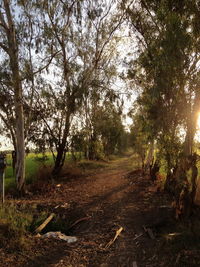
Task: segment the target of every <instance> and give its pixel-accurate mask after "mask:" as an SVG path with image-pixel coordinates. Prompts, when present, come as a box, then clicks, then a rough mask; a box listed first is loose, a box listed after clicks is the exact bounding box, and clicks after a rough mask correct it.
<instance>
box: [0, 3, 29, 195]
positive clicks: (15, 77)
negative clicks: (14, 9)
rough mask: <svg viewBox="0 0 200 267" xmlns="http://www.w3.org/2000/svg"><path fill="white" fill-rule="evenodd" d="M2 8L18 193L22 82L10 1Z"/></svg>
mask: <svg viewBox="0 0 200 267" xmlns="http://www.w3.org/2000/svg"><path fill="white" fill-rule="evenodd" d="M4 7H5V12H6V15H5V16H6V20H7V24H6V22H5V21H4V22H3V23H5V25H4V26H6V35H7V41H8V51H7V53H8V55H9V59H10V68H11V72H12V83H13V89H14V103H15V114H16V148H17V151H16V152H17V162H16V180H17V188H18V190H19V191H22V190H23V189H24V183H25V144H24V111H23V99H22V98H23V97H22V82H21V78H20V71H19V57H18V44H17V40H16V32H15V25H14V22H13V18H12V15H11V10H10V1H8V0H4Z"/></svg>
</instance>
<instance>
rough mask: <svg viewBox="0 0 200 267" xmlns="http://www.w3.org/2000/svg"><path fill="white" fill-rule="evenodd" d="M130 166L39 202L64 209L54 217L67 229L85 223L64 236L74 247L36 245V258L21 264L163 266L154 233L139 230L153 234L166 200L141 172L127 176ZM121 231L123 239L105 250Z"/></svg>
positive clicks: (125, 161) (117, 166) (73, 183)
mask: <svg viewBox="0 0 200 267" xmlns="http://www.w3.org/2000/svg"><path fill="white" fill-rule="evenodd" d="M130 166H131V160H130V158H122V159H120V160H117V161H114V162H112V163H111V164H110V166H108V168H106V169H103V170H98V171H97V172H96V173H94V174H92V175H89V176H87V177H85V176H83V177H80V178H78V180H77V179H72V180H69V181H67V180H66V181H63V182H61V183H60V184H59V185H58V186H57V188H56V190H54V192H53V193H52V194H51V195H46V196H43V197H42V205H45V206H50V207H55V206H56V205H61V206H62V205H63V204H64V207H60V208H57V209H56V210H54V212H57V213H58V214H59V215H60V216H62V218H63V221H65V222H66V221H68V222H69V225H72V224H73V223H74V222H77V220H79V219H83V220H80V222H78V223H76V224H75V225H74V226H73V227H72V228H70V229H69V231H68V232H67V234H70V235H73V236H76V237H77V238H78V241H77V242H76V243H75V244H71V245H68V244H66V242H62V241H49V240H48V241H47V240H41V239H39V240H38V241H37V243H36V244H37V245H36V248H35V250H36V253H35V254H36V255H37V256H35V257H34V256H33V255H32V256H31V257H29V258H27V259H25V264H24V266H29V267H31V266H35V267H36V266H37V267H38V266H41V267H47V266H51V267H53V266H54V267H79V266H80V267H100V266H101V267H129V266H130V267H135V266H138V267H140V266H149V267H150V266H152V267H153V266H155V267H157V266H167V265H161V263H160V261H161V259H160V257H159V251H158V247H159V246H158V245H159V239H157V237H156V232H154V233H153V239H152V238H150V236H149V235H148V234H147V233H145V231H144V228H143V226H148V227H149V225H150V227H151V229H152V231H154V229H153V228H152V225H153V224H154V225H155V223H156V220H160V219H162V218H161V217H162V216H165V215H166V210H165V209H164V212H163V211H162V208H160V206H162V205H164V204H165V203H166V199H165V198H164V197H163V196H161V195H160V194H159V193H155V192H153V190H151V187H152V184H151V182H150V181H149V179H148V178H146V177H143V176H142V174H141V172H140V171H132V172H130ZM34 201H36V202H38V203H39V200H37V199H36V200H32V202H34ZM158 202H159V205H158ZM158 223H159V222H158ZM121 227H122V228H123V230H122V232H121V234H120V235H119V236H118V237H117V239H116V240H115V242H114V243H113V244H111V245H110V246H109V247H108V248H107V245H108V243H109V242H110V241H111V240H112V239H113V238H114V237H115V234H116V232H117V230H119V229H120V228H121ZM38 252H39V253H38ZM169 266H170V265H169ZM171 266H172V265H171Z"/></svg>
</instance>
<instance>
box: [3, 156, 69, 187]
mask: <svg viewBox="0 0 200 267" xmlns="http://www.w3.org/2000/svg"><path fill="white" fill-rule="evenodd" d="M45 156H46V160H45V161H44V160H43V155H42V154H35V153H30V154H29V155H28V156H27V157H26V183H27V184H29V183H31V182H32V181H33V180H34V176H35V174H36V173H37V171H38V169H39V168H40V167H41V166H42V165H46V166H52V167H53V164H54V161H53V156H52V154H51V153H46V154H45ZM71 160H72V157H71V154H70V153H67V155H66V161H71ZM6 161H7V167H6V171H5V189H6V190H7V189H8V188H11V187H14V186H15V178H14V174H13V169H12V156H11V154H7V156H6Z"/></svg>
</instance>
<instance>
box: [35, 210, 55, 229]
mask: <svg viewBox="0 0 200 267" xmlns="http://www.w3.org/2000/svg"><path fill="white" fill-rule="evenodd" d="M54 216H55V214H54V213H52V214H51V215H50V216H49V217H48V218H47V219H46V220H45V221H44V222H43V223H42V224H41V225H40V226H39V227H38V228H37V229H36V230H35V232H36V233H40V232H41V231H42V230H43V229H44V228H45V227H46V226H47V224H48V223H49V222H50V221H51V220H52V219H53V217H54Z"/></svg>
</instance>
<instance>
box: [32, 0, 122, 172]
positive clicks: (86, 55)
mask: <svg viewBox="0 0 200 267" xmlns="http://www.w3.org/2000/svg"><path fill="white" fill-rule="evenodd" d="M114 4H115V1H113V0H111V1H103V2H102V1H89V0H83V1H68V2H64V1H58V0H53V1H42V2H40V4H38V2H37V1H36V2H35V7H36V9H37V10H38V12H39V14H40V25H41V28H42V29H43V38H42V39H41V40H40V43H41V44H42V43H43V42H45V43H46V49H45V53H49V54H50V55H51V54H54V53H55V51H58V53H57V55H56V57H55V58H54V60H53V61H52V63H53V65H52V67H50V68H49V79H50V82H49V83H48V82H47V83H46V86H45V87H44V90H43V91H42V94H41V101H40V105H41V108H42V109H41V110H43V112H41V114H40V115H41V119H42V120H43V122H44V128H43V130H44V131H45V132H46V136H47V135H48V136H49V137H47V139H49V142H50V143H51V148H52V151H53V152H54V150H56V153H55V166H54V170H53V173H54V174H56V173H57V172H58V171H59V170H60V169H61V168H62V165H63V163H64V159H65V152H66V149H67V139H68V137H69V132H70V127H71V122H72V120H73V118H74V115H75V114H76V113H77V112H78V111H79V110H80V108H81V107H82V105H83V102H84V99H86V98H87V96H88V94H89V91H92V90H93V88H94V87H95V86H96V85H97V84H98V85H100V86H102V84H100V83H99V77H101V78H100V79H105V76H104V75H105V74H104V73H105V71H104V70H105V68H106V65H107V64H108V62H109V61H110V60H111V57H110V54H111V51H110V50H108V49H107V48H108V45H110V43H111V42H112V40H113V35H114V33H115V31H116V30H117V29H118V27H119V25H120V24H121V23H122V17H123V16H120V18H117V14H115V12H114V9H113V5H114ZM108 51H109V53H110V54H109V53H108ZM103 76H104V77H103ZM101 89H102V90H103V87H102V88H101Z"/></svg>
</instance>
